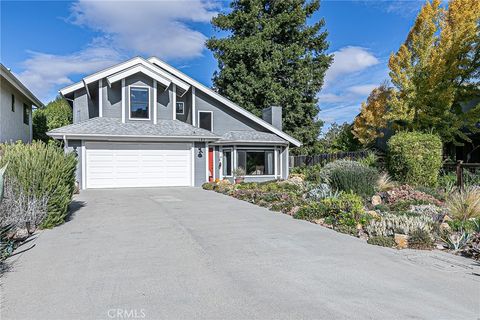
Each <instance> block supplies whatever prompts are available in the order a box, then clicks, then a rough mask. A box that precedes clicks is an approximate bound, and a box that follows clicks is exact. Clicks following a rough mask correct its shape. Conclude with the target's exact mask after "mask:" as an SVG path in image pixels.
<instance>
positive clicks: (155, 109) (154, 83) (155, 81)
mask: <svg viewBox="0 0 480 320" xmlns="http://www.w3.org/2000/svg"><path fill="white" fill-rule="evenodd" d="M157 109H158V106H157V80H155V79H154V80H153V124H157Z"/></svg>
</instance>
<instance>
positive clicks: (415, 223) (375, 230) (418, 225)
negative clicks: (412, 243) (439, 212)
mask: <svg viewBox="0 0 480 320" xmlns="http://www.w3.org/2000/svg"><path fill="white" fill-rule="evenodd" d="M433 226H434V223H433V221H432V219H431V218H430V217H427V216H408V215H394V214H390V213H386V214H385V215H384V216H383V217H382V219H381V220H380V221H378V220H372V221H371V222H370V224H369V225H367V227H366V231H367V233H368V234H369V235H370V236H392V235H394V234H395V233H401V234H406V235H408V234H410V233H411V232H413V231H415V230H418V229H421V230H425V231H426V232H428V233H431V232H432V231H433Z"/></svg>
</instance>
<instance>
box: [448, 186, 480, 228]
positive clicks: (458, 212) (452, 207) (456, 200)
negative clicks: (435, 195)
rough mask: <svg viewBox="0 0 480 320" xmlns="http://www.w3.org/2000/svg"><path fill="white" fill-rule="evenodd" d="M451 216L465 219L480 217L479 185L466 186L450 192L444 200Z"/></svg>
mask: <svg viewBox="0 0 480 320" xmlns="http://www.w3.org/2000/svg"><path fill="white" fill-rule="evenodd" d="M446 206H447V208H448V211H449V214H450V216H451V217H452V218H454V219H458V220H462V221H466V220H468V219H471V218H479V217H480V187H467V188H465V190H463V191H457V192H453V193H451V194H450V195H449V196H448V198H447V202H446Z"/></svg>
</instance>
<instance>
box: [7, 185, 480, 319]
mask: <svg viewBox="0 0 480 320" xmlns="http://www.w3.org/2000/svg"><path fill="white" fill-rule="evenodd" d="M79 204H83V207H81V208H78V210H77V211H76V212H75V213H74V215H73V217H72V219H71V221H69V222H68V223H65V224H64V225H62V226H60V227H57V228H55V229H53V230H47V231H44V232H41V233H40V234H39V236H38V238H37V239H36V240H35V242H36V246H35V247H34V248H33V249H31V250H29V251H27V252H24V253H22V254H20V255H18V256H16V257H13V258H12V259H11V261H12V263H13V266H12V267H13V269H12V271H11V272H9V273H7V274H6V276H4V277H3V279H1V280H2V282H3V285H2V300H1V310H2V314H1V317H0V318H1V319H2V320H4V319H48V320H52V319H126V318H127V319H478V317H479V316H480V306H479V303H480V276H478V275H479V274H480V268H479V267H478V265H475V264H474V263H473V261H471V260H467V259H463V258H460V257H456V256H452V255H449V254H444V253H441V252H422V251H413V250H404V251H397V250H393V249H387V248H381V247H376V246H370V245H367V244H366V243H364V242H363V241H361V240H359V239H356V238H354V237H350V236H348V235H343V234H339V233H336V232H334V231H331V230H328V229H325V228H322V227H320V226H317V225H314V224H311V223H308V222H305V221H298V220H294V219H292V218H290V217H289V216H286V215H282V214H278V213H274V212H270V211H268V210H266V209H263V208H260V207H256V206H254V205H251V204H249V203H246V202H242V201H238V200H236V199H233V198H230V197H227V196H224V195H220V194H216V193H214V192H209V191H203V190H200V189H194V188H165V189H123V190H88V191H85V192H83V193H82V194H81V195H79V196H77V197H76V199H75V204H74V205H75V206H76V207H79ZM475 274H476V275H475Z"/></svg>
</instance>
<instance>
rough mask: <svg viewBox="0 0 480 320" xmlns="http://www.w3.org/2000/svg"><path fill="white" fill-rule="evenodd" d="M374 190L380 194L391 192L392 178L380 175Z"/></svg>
mask: <svg viewBox="0 0 480 320" xmlns="http://www.w3.org/2000/svg"><path fill="white" fill-rule="evenodd" d="M375 187H376V189H377V191H380V192H385V191H388V190H392V189H393V188H395V182H393V181H392V178H390V176H389V175H388V173H385V172H384V173H382V174H381V175H379V176H378V179H377V182H376V186H375Z"/></svg>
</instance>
